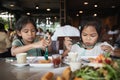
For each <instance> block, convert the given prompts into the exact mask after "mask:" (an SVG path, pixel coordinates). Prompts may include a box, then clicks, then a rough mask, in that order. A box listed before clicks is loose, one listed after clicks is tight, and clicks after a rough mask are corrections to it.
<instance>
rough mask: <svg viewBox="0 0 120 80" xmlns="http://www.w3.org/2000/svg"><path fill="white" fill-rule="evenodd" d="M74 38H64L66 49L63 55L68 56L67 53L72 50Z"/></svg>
mask: <svg viewBox="0 0 120 80" xmlns="http://www.w3.org/2000/svg"><path fill="white" fill-rule="evenodd" d="M71 41H72V39H70V38H69V37H65V39H64V45H65V48H66V49H65V50H64V52H63V54H62V56H63V57H64V56H67V54H68V53H69V52H70V50H71V47H72V42H71Z"/></svg>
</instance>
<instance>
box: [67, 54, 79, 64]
mask: <svg viewBox="0 0 120 80" xmlns="http://www.w3.org/2000/svg"><path fill="white" fill-rule="evenodd" d="M77 57H78V53H77V52H69V53H68V58H69V59H70V62H75V61H77Z"/></svg>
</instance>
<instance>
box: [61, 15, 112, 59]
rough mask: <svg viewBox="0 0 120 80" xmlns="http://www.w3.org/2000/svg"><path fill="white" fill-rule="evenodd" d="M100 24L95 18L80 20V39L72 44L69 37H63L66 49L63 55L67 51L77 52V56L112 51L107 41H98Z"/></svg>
mask: <svg viewBox="0 0 120 80" xmlns="http://www.w3.org/2000/svg"><path fill="white" fill-rule="evenodd" d="M100 33H101V24H100V21H99V20H98V19H97V18H93V17H92V18H87V19H85V20H83V21H82V22H81V30H80V37H81V41H80V42H78V43H76V44H73V45H72V42H71V41H72V40H71V39H70V38H69V37H66V38H65V41H64V44H65V47H66V50H65V51H64V53H63V57H64V56H66V55H67V54H68V53H69V52H77V53H78V55H79V56H98V55H99V54H104V53H112V52H113V47H112V46H111V45H110V44H108V43H107V42H100V37H101V34H100Z"/></svg>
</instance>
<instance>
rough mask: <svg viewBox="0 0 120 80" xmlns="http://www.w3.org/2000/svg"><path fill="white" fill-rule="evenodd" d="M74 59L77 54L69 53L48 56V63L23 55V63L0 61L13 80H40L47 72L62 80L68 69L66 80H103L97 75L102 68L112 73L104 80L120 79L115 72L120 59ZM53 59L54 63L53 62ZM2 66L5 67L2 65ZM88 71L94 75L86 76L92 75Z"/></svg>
mask: <svg viewBox="0 0 120 80" xmlns="http://www.w3.org/2000/svg"><path fill="white" fill-rule="evenodd" d="M76 57H78V54H77V53H75V52H70V53H69V54H68V56H66V57H64V58H61V55H57V54H55V55H54V56H53V55H52V56H48V60H47V61H49V60H50V62H44V61H46V58H45V57H44V56H37V57H31V56H29V57H28V56H25V55H24V58H26V59H22V60H25V61H20V62H19V61H18V60H17V57H15V58H5V59H1V62H2V63H4V64H7V65H5V66H6V70H7V69H8V70H9V71H10V73H11V75H13V76H14V77H15V80H41V77H43V76H44V75H45V74H47V73H48V72H52V73H53V74H54V75H53V77H54V78H53V80H57V77H60V78H61V79H62V77H63V75H62V74H63V72H65V70H66V69H67V68H68V67H69V68H70V69H69V71H68V72H69V73H70V74H69V76H70V77H69V79H68V80H77V79H78V80H79V79H81V78H82V79H83V80H84V79H85V80H89V78H93V77H94V78H95V75H96V76H97V77H99V80H101V79H103V76H104V75H103V73H99V71H101V72H102V70H99V68H100V69H102V68H103V72H107V70H109V69H110V70H109V73H110V72H112V73H111V74H112V77H107V78H108V79H105V80H110V79H113V78H114V80H119V78H120V77H119V75H117V74H119V73H120V72H117V71H120V68H119V67H120V59H118V58H112V57H110V56H109V57H106V56H104V55H99V56H87V57H86V56H82V57H79V58H76ZM53 59H54V60H55V61H53ZM107 59H108V60H107ZM41 61H42V62H41ZM21 62H23V63H21ZM2 66H3V67H5V66H4V65H2ZM114 67H115V68H114ZM1 69H2V68H1ZM97 69H98V70H97ZM89 70H90V71H91V72H93V73H94V74H93V75H86V73H89V74H92V73H91V72H89ZM111 70H112V71H111ZM84 71H86V72H84ZM6 73H7V72H6ZM95 73H96V74H95ZM97 74H100V75H101V76H98V75H97ZM111 74H110V76H111ZM106 76H109V75H106ZM6 77H8V78H10V79H11V77H10V76H9V75H7V76H6ZM86 77H87V78H86ZM104 78H106V77H104Z"/></svg>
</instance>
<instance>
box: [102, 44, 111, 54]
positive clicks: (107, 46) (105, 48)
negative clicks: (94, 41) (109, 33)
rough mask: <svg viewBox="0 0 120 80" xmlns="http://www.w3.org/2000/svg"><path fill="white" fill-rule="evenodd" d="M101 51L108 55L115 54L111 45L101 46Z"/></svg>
mask: <svg viewBox="0 0 120 80" xmlns="http://www.w3.org/2000/svg"><path fill="white" fill-rule="evenodd" d="M101 49H102V50H103V51H105V52H107V53H112V52H113V49H112V48H111V47H110V46H109V45H101Z"/></svg>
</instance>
